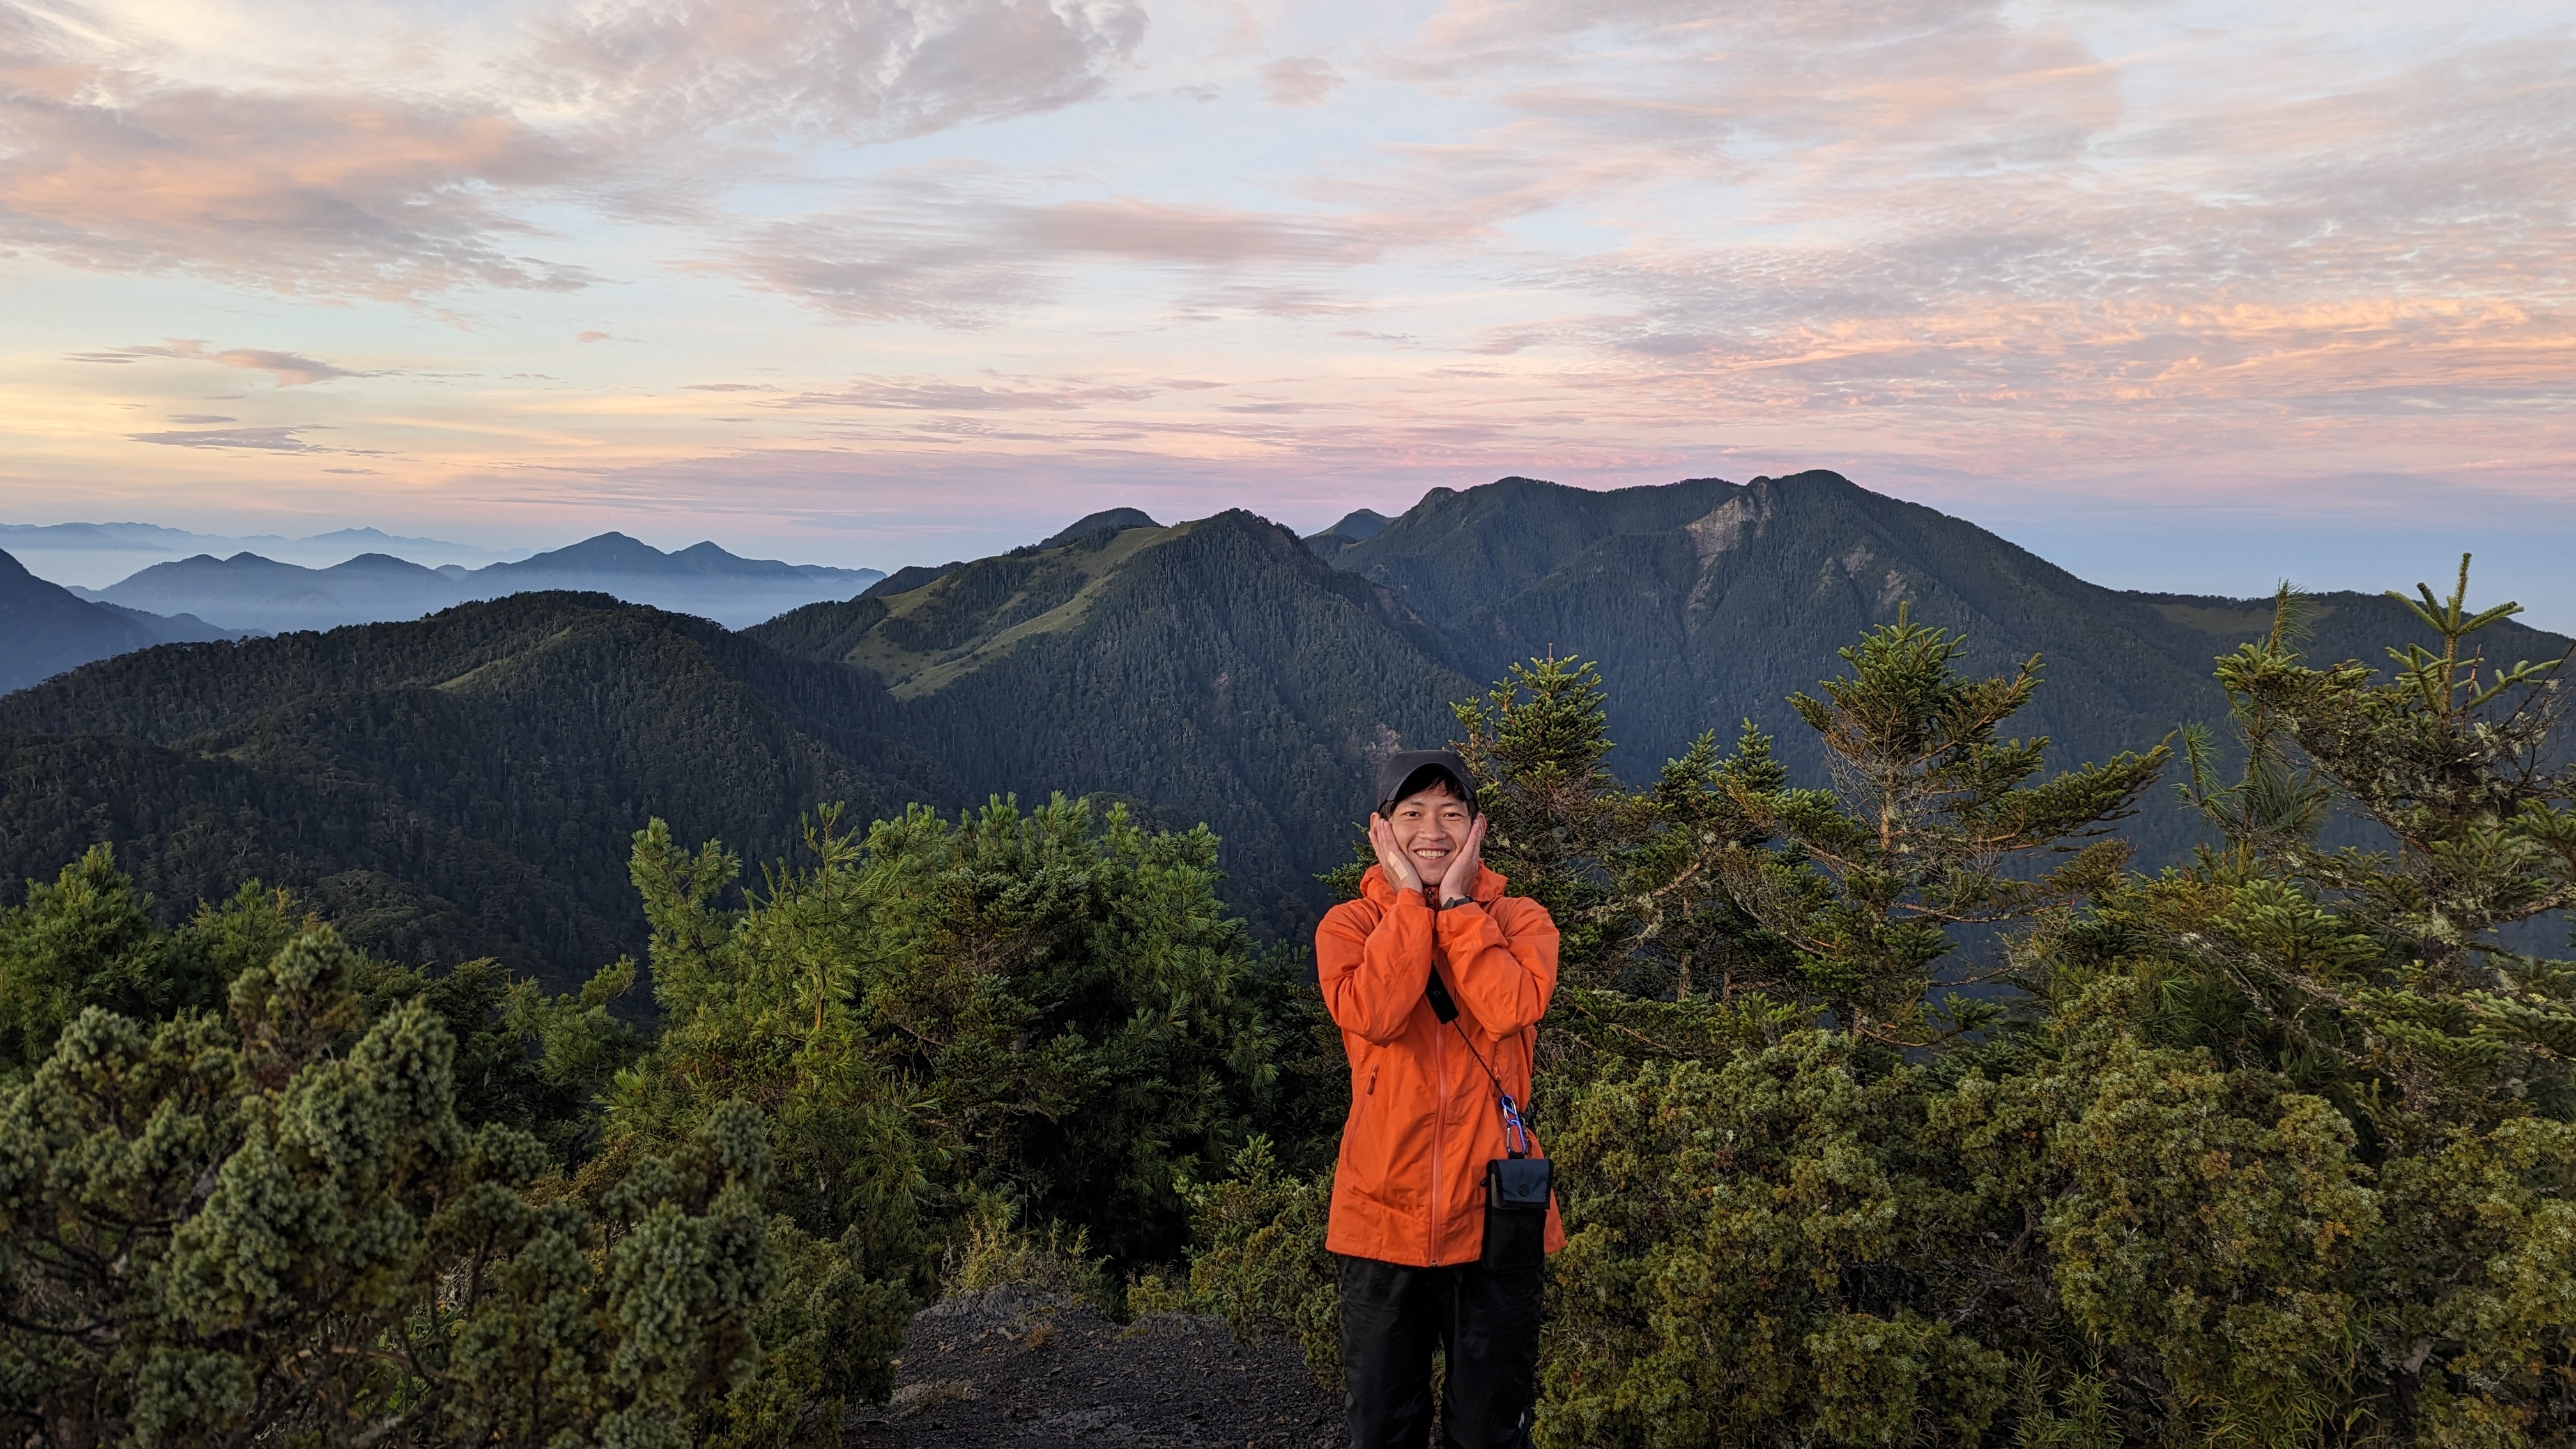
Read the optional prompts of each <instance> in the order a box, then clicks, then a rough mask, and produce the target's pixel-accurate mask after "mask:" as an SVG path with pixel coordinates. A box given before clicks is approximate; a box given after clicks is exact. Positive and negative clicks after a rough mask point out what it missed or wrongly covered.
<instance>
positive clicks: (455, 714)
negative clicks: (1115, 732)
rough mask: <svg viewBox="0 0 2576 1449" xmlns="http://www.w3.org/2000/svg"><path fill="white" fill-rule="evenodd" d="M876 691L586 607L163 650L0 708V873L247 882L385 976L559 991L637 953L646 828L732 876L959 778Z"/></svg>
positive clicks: (751, 645) (182, 895) (702, 628)
mask: <svg viewBox="0 0 2576 1449" xmlns="http://www.w3.org/2000/svg"><path fill="white" fill-rule="evenodd" d="M886 703H887V702H886V700H885V697H884V692H883V691H882V690H881V689H879V688H878V687H877V686H875V685H874V684H873V683H871V682H870V681H868V680H866V679H865V678H864V677H862V676H859V675H856V674H853V673H851V672H850V671H847V670H841V669H834V668H829V667H822V666H817V665H814V664H812V663H809V662H806V661H801V660H796V659H791V658H786V657H783V656H781V655H778V654H776V653H774V652H772V651H770V650H768V649H766V648H763V647H762V646H761V645H759V644H758V643H756V642H754V641H752V640H749V639H745V638H743V637H742V636H740V635H736V634H731V633H728V632H726V631H725V630H724V629H722V628H721V627H719V626H717V625H714V624H711V623H708V622H707V621H705V620H702V619H693V618H688V617H685V616H680V615H672V614H665V613H661V612H659V611H657V610H653V609H649V608H644V607H641V606H636V605H626V604H620V603H618V602H617V601H616V600H613V599H610V598H607V597H605V596H603V595H596V594H561V593H554V594H523V595H518V596H515V597H512V598H509V599H504V600H500V601H496V602H491V603H480V604H468V605H463V606H460V607H457V608H454V609H451V610H448V611H446V612H445V613H442V614H439V615H436V616H434V617H432V618H429V619H425V620H420V621H417V622H413V623H405V624H379V625H372V626H364V627H352V628H346V629H337V630H333V631H331V632H330V633H327V634H312V633H301V634H291V635H286V636H282V637H278V638H271V639H258V640H252V641H248V642H244V643H239V644H204V645H165V646H162V647H160V648H156V649H151V650H146V651H143V652H140V653H135V654H128V655H125V656H123V657H120V658H117V659H113V660H108V661H104V662H102V663H99V664H96V665H93V666H91V667H89V668H87V669H83V670H80V671H78V672H76V673H73V674H71V675H67V676H64V677H62V678H58V679H55V680H53V681H51V682H49V683H47V684H44V685H41V686H39V687H37V688H35V689H31V690H26V691H22V692H20V693H18V694H14V695H11V696H9V697H8V698H6V699H0V732H5V733H0V871H4V872H5V873H6V875H7V876H8V877H9V878H11V879H12V881H13V883H14V882H15V881H16V880H18V879H23V878H26V877H29V876H34V875H39V874H43V875H50V874H51V872H52V871H53V869H54V868H55V867H57V866H59V865H60V864H61V863H62V862H63V861H66V860H70V859H73V858H76V857H77V856H78V855H79V853H80V852H81V850H82V849H83V848H84V847H86V846H87V845H89V844H91V843H93V842H96V841H101V840H105V841H109V842H111V843H113V844H114V845H115V846H116V849H117V854H118V859H119V862H120V864H122V865H123V866H124V867H125V868H126V869H127V870H129V871H130V872H132V873H133V874H134V876H135V877H136V879H137V880H138V881H139V882H140V883H141V884H143V885H144V886H146V887H147V888H149V889H151V890H153V891H154V892H156V893H157V894H159V895H160V896H162V897H163V898H164V899H165V900H166V901H168V902H171V903H173V904H174V905H177V906H179V907H182V908H184V906H185V905H186V904H187V903H190V902H193V901H195V900H197V899H199V898H201V897H220V896H222V895H224V894H227V893H229V892H230V891H231V890H232V888H233V887H234V886H235V885H236V884H238V883H239V882H240V881H241V880H243V879H245V878H248V877H252V876H256V877H258V878H260V879H262V880H265V881H267V882H269V883H270V884H273V885H276V884H283V885H292V886H296V887H299V888H302V889H304V890H306V891H307V892H308V893H310V894H312V895H313V896H315V897H316V898H317V900H318V901H319V902H320V903H321V904H323V905H324V906H325V907H326V909H328V910H329V911H330V912H331V914H333V915H334V917H335V918H337V919H340V920H342V921H343V922H344V923H346V925H347V927H348V929H349V930H350V932H351V933H352V935H353V936H354V937H356V938H357V939H360V940H361V941H363V942H366V943H368V944H371V945H376V946H380V947H382V948H383V949H385V950H387V951H389V952H393V953H395V954H398V955H400V956H402V957H404V958H405V959H441V960H456V959H459V958H461V957H464V956H472V955H484V954H492V955H498V956H501V957H502V958H504V959H505V960H507V961H509V962H510V963H511V964H513V965H514V966H518V967H521V968H523V969H533V970H545V971H546V972H547V974H549V975H553V976H556V977H558V979H560V978H561V977H562V976H564V975H568V974H569V973H571V972H574V971H579V970H586V969H589V968H591V967H595V966H596V965H598V964H599V963H600V962H602V961H604V960H607V959H609V958H612V957H614V956H615V955H616V954H617V953H618V952H620V951H622V950H628V949H632V948H634V947H635V946H636V945H637V944H638V943H639V941H640V937H641V930H640V921H639V919H638V917H637V915H636V912H635V910H634V905H633V891H632V888H631V887H630V886H629V884H628V882H627V879H626V858H627V854H628V851H629V848H630V847H629V837H630V835H631V834H632V832H633V831H634V830H635V829H636V828H637V827H638V826H640V825H642V824H643V823H644V821H645V820H646V819H648V818H650V817H652V816H656V815H659V816H662V817H664V818H666V819H668V820H670V822H671V824H672V827H673V829H674V830H676V831H678V832H679V833H680V834H681V835H682V837H683V838H685V839H689V840H698V839H704V838H707V837H710V836H715V837H721V838H722V839H724V840H725V841H726V842H727V843H728V844H731V845H733V846H735V847H736V848H737V849H739V850H741V851H743V852H744V853H745V854H746V855H747V856H748V857H750V858H751V859H752V860H755V861H757V860H762V859H769V858H775V857H777V856H779V855H781V854H783V853H785V852H786V851H787V850H788V848H789V847H790V845H791V843H792V841H793V839H794V836H795V828H796V820H797V816H798V814H799V812H800V811H803V810H806V809H808V808H810V807H811V806H812V805H813V804H814V803H815V802H817V801H823V800H838V799H846V800H847V801H848V802H849V803H850V808H851V809H852V810H854V811H858V812H863V813H867V814H886V813H891V812H895V811H899V810H901V809H902V807H903V805H904V804H905V803H906V802H907V801H910V800H914V799H939V800H949V799H954V798H956V797H957V795H958V791H957V788H956V786H955V785H954V783H953V782H952V781H950V780H949V779H948V778H947V777H946V776H945V775H944V774H943V773H942V772H941V771H940V770H939V769H938V767H937V766H936V765H935V764H933V763H932V762H931V761H929V760H928V759H927V758H926V757H924V756H922V755H921V754H920V753H919V752H917V751H911V750H906V749H904V748H902V747H900V746H897V745H895V744H893V743H891V742H890V741H888V740H887V739H885V738H884V737H883V736H881V735H879V734H876V733H874V732H873V726H874V725H875V724H877V723H880V722H882V721H883V720H884V718H885V715H886Z"/></svg>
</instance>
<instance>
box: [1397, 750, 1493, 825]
mask: <svg viewBox="0 0 2576 1449" xmlns="http://www.w3.org/2000/svg"><path fill="white" fill-rule="evenodd" d="M1442 776H1446V777H1448V780H1449V788H1450V789H1451V790H1453V791H1456V792H1457V795H1458V798H1459V799H1461V800H1464V801H1466V802H1467V813H1468V814H1469V815H1473V814H1475V813H1476V791H1475V787H1474V786H1472V785H1469V784H1468V783H1467V762H1466V761H1465V760H1462V759H1460V758H1458V752H1457V751H1456V750H1399V751H1397V752H1396V753H1394V754H1392V755H1389V756H1387V757H1386V763H1385V764H1383V765H1380V766H1378V767H1377V813H1379V814H1380V815H1391V814H1393V813H1394V812H1395V802H1396V801H1398V800H1401V799H1403V798H1404V797H1406V796H1408V795H1418V794H1420V793H1422V792H1423V791H1424V790H1427V789H1429V788H1431V782H1432V781H1433V780H1435V779H1438V778H1440V777H1442Z"/></svg>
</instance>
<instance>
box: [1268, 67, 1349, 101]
mask: <svg viewBox="0 0 2576 1449" xmlns="http://www.w3.org/2000/svg"><path fill="white" fill-rule="evenodd" d="M1341 87H1342V73H1341V72H1340V71H1338V70H1335V69H1333V63H1332V62H1331V61H1328V60H1322V59H1318V58H1317V57H1315V56H1311V55H1293V56H1283V57H1281V58H1280V59H1278V60H1274V61H1272V62H1270V63H1269V64H1268V65H1265V66H1263V67H1262V68H1261V93H1262V94H1263V95H1265V96H1267V97H1269V98H1270V103H1271V104H1272V105H1274V106H1320V105H1322V104H1323V103H1324V102H1326V101H1328V100H1330V99H1332V95H1333V92H1335V91H1337V90H1340V89H1341Z"/></svg>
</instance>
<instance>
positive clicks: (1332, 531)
mask: <svg viewBox="0 0 2576 1449" xmlns="http://www.w3.org/2000/svg"><path fill="white" fill-rule="evenodd" d="M1393 522H1395V520H1394V519H1392V518H1389V517H1387V516H1386V515H1385V514H1383V513H1380V512H1378V511H1377V510H1376V509H1374V508H1354V509H1352V510H1351V511H1350V512H1348V513H1345V514H1343V515H1342V516H1341V518H1340V519H1339V520H1338V521H1336V522H1335V523H1334V524H1333V526H1332V527H1330V528H1327V529H1325V530H1323V531H1322V532H1320V533H1312V534H1308V535H1307V536H1306V541H1307V542H1309V543H1312V542H1314V541H1315V540H1316V539H1319V538H1342V539H1348V540H1349V541H1350V542H1352V543H1358V542H1359V541H1361V540H1362V539H1368V538H1375V537H1377V536H1378V535H1379V534H1381V533H1383V532H1385V531H1386V526H1387V525H1388V524H1390V523H1393Z"/></svg>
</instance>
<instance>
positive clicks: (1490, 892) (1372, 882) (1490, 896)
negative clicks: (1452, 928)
mask: <svg viewBox="0 0 2576 1449" xmlns="http://www.w3.org/2000/svg"><path fill="white" fill-rule="evenodd" d="M1509 884H1510V882H1509V881H1507V880H1505V879H1504V878H1503V877H1501V876H1499V875H1496V874H1495V873H1494V871H1493V868H1492V867H1491V866H1484V865H1480V866H1478V867H1477V868H1476V888H1475V889H1474V890H1473V891H1470V892H1468V894H1470V895H1472V896H1474V897H1475V898H1476V904H1478V905H1480V906H1490V905H1492V904H1493V903H1494V902H1496V901H1498V900H1500V899H1502V895H1503V887H1504V886H1506V885H1509ZM1398 894H1399V892H1398V891H1397V890H1396V888H1395V886H1394V885H1393V884H1392V883H1391V882H1389V881H1388V880H1387V878H1386V867H1385V866H1382V865H1373V866H1370V867H1369V868H1368V869H1367V870H1365V871H1363V872H1361V874H1360V895H1361V896H1362V897H1364V898H1366V899H1368V900H1372V901H1375V902H1377V903H1378V904H1379V905H1380V906H1391V905H1394V904H1395V899H1396V896H1397V895H1398Z"/></svg>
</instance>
